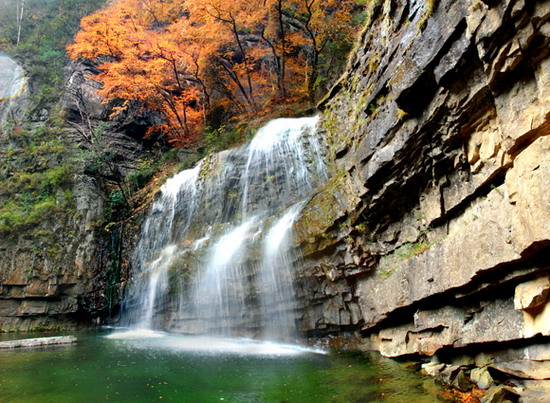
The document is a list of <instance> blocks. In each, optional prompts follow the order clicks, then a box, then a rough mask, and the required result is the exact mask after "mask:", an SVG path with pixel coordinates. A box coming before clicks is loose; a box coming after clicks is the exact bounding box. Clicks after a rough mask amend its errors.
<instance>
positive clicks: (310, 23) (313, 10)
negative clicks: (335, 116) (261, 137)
mask: <svg viewBox="0 0 550 403" xmlns="http://www.w3.org/2000/svg"><path fill="white" fill-rule="evenodd" d="M354 7H357V1H353V0H118V1H114V2H111V3H109V6H108V7H106V8H104V9H102V10H99V11H97V12H95V13H94V14H92V15H90V16H88V17H85V18H83V19H82V21H81V28H82V29H81V31H80V32H79V33H78V34H77V35H76V38H75V43H74V44H72V45H70V46H69V47H68V52H69V55H70V57H71V58H72V59H74V60H77V59H79V58H87V59H92V60H95V61H97V62H99V63H100V65H99V68H100V70H101V73H100V74H99V75H97V76H95V77H94V79H96V80H98V81H100V82H101V83H102V84H103V87H102V89H101V90H100V93H101V95H102V96H103V97H104V100H105V102H108V101H111V100H120V101H121V103H120V105H121V106H118V107H116V108H114V111H115V113H120V112H122V111H123V110H124V109H125V108H126V107H127V105H128V104H129V102H131V101H138V102H139V103H140V104H141V105H142V106H143V107H144V108H146V109H149V110H152V111H156V112H158V113H160V114H161V115H162V116H163V118H164V123H163V124H162V125H161V126H160V127H158V128H156V129H158V130H160V131H161V132H162V133H163V134H165V135H166V136H167V138H168V139H169V141H171V142H172V143H174V144H176V145H178V146H184V145H189V144H192V143H193V142H194V141H196V139H197V138H198V136H199V133H200V132H201V131H202V127H203V125H204V119H205V115H206V113H207V112H208V111H210V110H211V109H212V108H214V107H220V106H222V107H223V108H224V109H226V110H227V109H230V110H232V113H233V114H237V115H239V114H240V115H252V114H256V113H257V112H258V111H259V110H261V109H263V108H265V107H266V106H267V105H269V104H270V103H272V102H285V101H292V100H298V99H304V98H309V99H310V100H313V97H314V92H315V85H316V84H315V83H316V80H317V78H318V75H319V73H318V68H319V57H320V55H321V54H322V52H323V51H324V49H325V47H326V46H327V44H329V43H330V41H334V40H338V39H342V38H349V36H350V35H351V33H352V31H353V29H352V25H351V23H350V21H349V20H350V18H349V17H350V13H351V12H352V10H353V9H354ZM289 21H290V22H289Z"/></svg>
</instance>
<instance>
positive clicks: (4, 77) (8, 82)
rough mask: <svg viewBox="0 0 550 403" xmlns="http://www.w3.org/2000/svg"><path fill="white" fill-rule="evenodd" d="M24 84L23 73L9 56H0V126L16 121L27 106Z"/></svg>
mask: <svg viewBox="0 0 550 403" xmlns="http://www.w3.org/2000/svg"><path fill="white" fill-rule="evenodd" d="M26 84H27V77H26V75H25V71H24V70H23V69H22V68H21V67H20V66H19V65H18V64H17V63H16V62H15V61H14V60H13V59H11V58H10V57H9V56H7V55H2V54H0V125H3V124H4V123H6V122H8V121H14V122H15V121H17V120H18V119H19V118H20V117H21V116H22V114H23V112H24V111H25V110H26V109H27V107H28V106H29V102H28V99H27V98H28V91H27V86H26ZM22 95H23V96H22Z"/></svg>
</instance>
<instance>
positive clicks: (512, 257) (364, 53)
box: [296, 0, 550, 356]
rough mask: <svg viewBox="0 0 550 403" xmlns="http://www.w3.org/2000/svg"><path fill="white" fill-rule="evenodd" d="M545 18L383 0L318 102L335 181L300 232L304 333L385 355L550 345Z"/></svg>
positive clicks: (515, 9)
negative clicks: (354, 338)
mask: <svg viewBox="0 0 550 403" xmlns="http://www.w3.org/2000/svg"><path fill="white" fill-rule="evenodd" d="M549 18H550V2H549V1H523V0H502V1H491V2H489V1H483V2H482V1H473V0H472V1H451V0H441V1H424V0H408V1H407V0H403V1H396V0H394V1H391V0H386V1H379V2H376V4H375V5H374V7H373V10H372V14H371V20H370V22H369V25H368V27H367V29H366V30H365V31H364V32H363V34H362V37H361V42H360V45H359V46H358V49H357V51H356V53H355V54H354V55H352V57H351V59H350V61H349V69H348V71H347V74H346V75H344V76H343V77H342V79H341V80H340V82H339V83H338V84H337V85H336V86H335V87H334V89H333V90H332V91H331V93H330V94H329V96H328V97H327V98H326V99H325V100H324V101H323V102H322V104H321V107H322V108H323V110H324V112H323V118H322V119H323V127H324V129H323V133H322V136H324V137H325V138H326V139H327V142H328V145H329V146H328V148H329V156H330V158H331V160H332V172H333V175H332V179H331V180H330V181H329V182H328V183H327V184H326V186H325V188H324V189H322V190H320V191H319V192H318V194H317V195H316V196H315V197H314V198H313V199H312V200H311V201H310V203H309V206H308V207H309V208H307V209H306V212H305V213H304V215H303V216H302V217H301V219H300V221H299V222H298V223H297V226H296V230H297V233H298V240H299V242H300V243H301V245H302V248H303V250H304V251H305V255H306V268H305V269H304V272H303V273H302V276H301V280H302V286H303V290H304V291H303V295H302V298H303V301H304V304H305V305H307V309H304V315H303V318H302V321H301V326H302V329H303V330H304V331H306V332H309V334H311V335H322V334H334V335H336V334H342V332H356V333H355V334H357V335H359V344H360V345H361V347H362V348H365V349H374V350H378V351H380V352H381V353H382V354H384V355H387V356H401V355H408V354H423V355H427V356H433V355H437V354H439V355H442V354H444V353H445V352H446V351H447V350H449V349H459V348H462V349H468V348H470V349H474V350H475V349H476V348H478V349H479V350H482V349H483V348H486V347H483V346H487V345H486V344H484V343H494V342H498V343H502V344H499V346H502V348H507V347H506V346H507V344H506V343H512V342H514V343H524V344H525V345H530V344H540V343H542V344H543V345H544V346H545V347H546V348H548V346H549V345H548V341H549V339H547V338H546V337H547V336H550V320H548V310H550V303H549V302H548V301H549V298H548V287H547V283H548V276H549V271H550V136H549V134H550V47H549V44H550V31H549V29H550V22H549ZM491 345H492V346H493V347H494V345H493V344H491ZM499 348H500V347H499ZM461 351H462V350H461Z"/></svg>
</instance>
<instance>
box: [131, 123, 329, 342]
mask: <svg viewBox="0 0 550 403" xmlns="http://www.w3.org/2000/svg"><path fill="white" fill-rule="evenodd" d="M317 121H318V118H316V117H314V118H300V119H276V120H273V121H271V122H269V123H268V124H267V125H266V126H265V127H263V128H262V129H260V130H259V131H258V133H257V135H256V136H255V137H254V139H253V140H252V141H251V143H250V144H248V145H245V146H242V147H239V148H236V149H233V150H228V151H224V152H221V153H218V154H214V155H211V156H209V157H207V158H205V159H203V160H202V161H200V162H199V163H198V164H197V166H196V167H195V168H193V169H190V170H186V171H182V172H180V173H179V174H177V175H175V176H174V177H172V178H170V179H169V180H168V181H167V182H166V183H165V185H164V186H163V187H162V188H161V192H160V196H159V198H158V199H157V200H156V201H155V203H154V204H153V207H152V208H151V211H150V213H149V214H148V216H147V218H146V220H145V221H144V224H143V227H142V234H141V238H140V241H139V244H138V247H137V249H136V253H135V259H134V262H135V266H136V273H135V275H134V277H133V279H132V280H131V282H130V287H129V288H128V290H127V296H126V298H125V300H124V303H123V324H125V325H127V326H129V327H133V328H142V329H167V330H168V329H169V330H173V331H178V332H181V333H186V334H196V335H198V334H201V335H217V336H251V337H262V338H264V339H270V340H272V339H276V340H292V339H293V338H294V337H295V315H296V309H297V308H296V302H295V296H294V264H295V262H296V261H297V260H298V256H296V255H295V254H294V253H293V247H292V246H293V245H292V241H291V239H292V224H293V223H294V221H295V220H296V218H297V217H298V214H299V212H300V209H301V206H302V205H303V200H304V199H306V198H307V197H308V196H309V195H310V193H311V192H312V190H313V188H314V186H315V185H316V184H317V183H318V182H319V180H322V179H323V178H324V177H325V175H326V174H325V170H324V164H323V160H322V153H321V146H320V144H319V142H318V139H317V138H316V136H315V126H316V124H317Z"/></svg>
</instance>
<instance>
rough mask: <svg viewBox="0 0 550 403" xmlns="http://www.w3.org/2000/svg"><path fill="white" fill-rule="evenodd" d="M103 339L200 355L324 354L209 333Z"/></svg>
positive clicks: (134, 332) (142, 332)
mask: <svg viewBox="0 0 550 403" xmlns="http://www.w3.org/2000/svg"><path fill="white" fill-rule="evenodd" d="M105 338H108V339H113V340H121V341H124V342H125V343H126V345H130V346H131V347H134V348H141V349H153V350H169V351H173V352H175V353H195V354H203V355H241V356H263V357H269V356H272V357H284V356H289V357H290V356H297V355H301V354H308V353H309V354H312V353H313V354H326V352H325V351H323V350H319V349H314V348H309V347H304V346H298V345H294V344H281V343H276V342H273V341H260V340H253V339H246V338H221V337H219V338H218V337H211V336H187V335H179V334H173V333H165V332H160V331H155V330H150V329H128V330H121V331H116V332H114V333H111V334H109V335H107V336H105Z"/></svg>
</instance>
